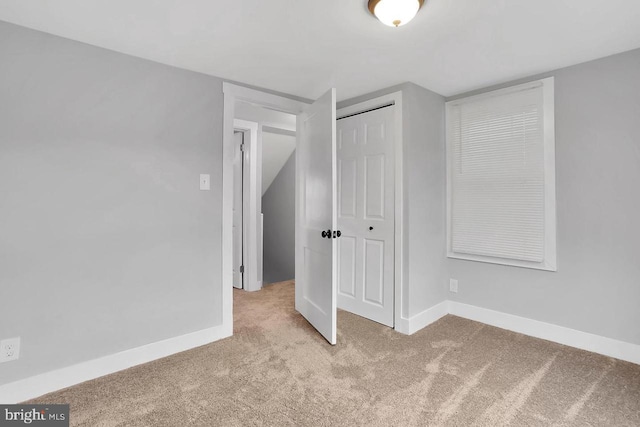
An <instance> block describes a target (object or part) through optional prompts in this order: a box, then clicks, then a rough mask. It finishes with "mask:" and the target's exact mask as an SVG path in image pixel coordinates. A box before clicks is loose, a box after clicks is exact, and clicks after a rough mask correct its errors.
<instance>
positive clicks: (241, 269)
mask: <svg viewBox="0 0 640 427" xmlns="http://www.w3.org/2000/svg"><path fill="white" fill-rule="evenodd" d="M240 274H244V265H241V266H240Z"/></svg>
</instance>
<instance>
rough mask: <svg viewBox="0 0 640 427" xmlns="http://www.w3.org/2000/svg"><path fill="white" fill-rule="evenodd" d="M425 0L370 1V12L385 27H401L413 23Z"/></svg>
mask: <svg viewBox="0 0 640 427" xmlns="http://www.w3.org/2000/svg"><path fill="white" fill-rule="evenodd" d="M423 3H424V0H369V11H370V12H371V13H372V14H373V15H374V16H375V17H376V18H378V19H379V20H380V22H382V23H383V24H385V25H388V26H390V27H400V26H402V25H404V24H406V23H407V22H409V21H411V20H412V19H413V17H414V16H416V14H417V13H418V10H420V8H421V7H422V4H423Z"/></svg>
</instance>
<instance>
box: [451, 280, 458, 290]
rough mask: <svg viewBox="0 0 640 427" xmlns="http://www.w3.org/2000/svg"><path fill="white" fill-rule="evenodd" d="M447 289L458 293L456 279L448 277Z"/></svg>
mask: <svg viewBox="0 0 640 427" xmlns="http://www.w3.org/2000/svg"><path fill="white" fill-rule="evenodd" d="M449 291H450V292H455V293H458V281H457V280H456V279H449Z"/></svg>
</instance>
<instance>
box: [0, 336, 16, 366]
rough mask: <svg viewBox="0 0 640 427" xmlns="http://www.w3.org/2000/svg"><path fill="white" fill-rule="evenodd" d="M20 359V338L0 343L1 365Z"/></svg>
mask: <svg viewBox="0 0 640 427" xmlns="http://www.w3.org/2000/svg"><path fill="white" fill-rule="evenodd" d="M19 357H20V337H17V338H8V339H6V340H2V341H0V363H2V362H9V361H11V360H18V358H19Z"/></svg>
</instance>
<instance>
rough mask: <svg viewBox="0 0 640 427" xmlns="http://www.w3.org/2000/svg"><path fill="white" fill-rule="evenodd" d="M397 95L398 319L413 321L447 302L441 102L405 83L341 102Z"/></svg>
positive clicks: (344, 103) (442, 105)
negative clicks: (400, 202) (400, 198)
mask: <svg viewBox="0 0 640 427" xmlns="http://www.w3.org/2000/svg"><path fill="white" fill-rule="evenodd" d="M397 91H402V97H403V107H402V108H403V110H402V112H403V115H402V118H403V128H402V131H403V139H404V141H403V142H404V157H403V163H404V165H403V166H404V167H403V169H404V181H403V185H404V233H403V234H404V236H403V237H404V254H405V256H404V268H403V273H404V277H405V280H404V287H403V291H402V294H403V301H402V316H403V317H405V318H410V317H413V316H415V315H417V314H419V313H420V312H422V311H424V310H426V309H428V308H430V307H432V306H434V305H436V304H438V303H440V302H442V301H444V300H445V299H446V298H447V295H446V289H445V288H444V286H443V282H444V281H446V277H447V275H446V266H445V264H444V261H443V260H444V258H445V255H446V240H445V239H446V236H445V228H444V224H445V169H444V167H445V151H444V127H445V123H444V98H443V97H442V96H440V95H438V94H436V93H434V92H431V91H429V90H427V89H424V88H422V87H420V86H418V85H415V84H413V83H405V84H402V85H398V86H393V87H390V88H387V89H383V90H380V91H377V92H375V93H371V94H368V95H364V96H360V97H358V98H354V99H350V100H347V101H343V102H340V103H339V105H338V108H343V107H346V106H349V105H353V104H356V103H359V102H363V101H366V100H368V99H372V98H376V97H378V96H382V95H385V94H388V93H392V92H397Z"/></svg>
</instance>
